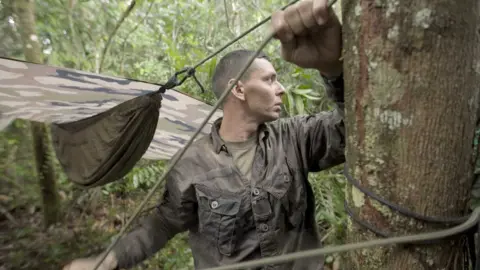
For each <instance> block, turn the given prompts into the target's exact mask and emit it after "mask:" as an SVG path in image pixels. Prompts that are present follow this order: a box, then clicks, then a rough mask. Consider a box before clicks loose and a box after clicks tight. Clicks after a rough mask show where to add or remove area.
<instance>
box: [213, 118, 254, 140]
mask: <svg viewBox="0 0 480 270" xmlns="http://www.w3.org/2000/svg"><path fill="white" fill-rule="evenodd" d="M258 126H259V124H258V122H256V121H255V120H254V119H252V118H250V117H247V116H245V115H243V114H233V113H227V114H224V115H223V119H222V124H221V125H220V130H219V134H220V137H222V139H223V140H225V141H228V142H243V141H246V140H248V139H249V138H251V136H253V135H254V134H255V133H256V132H257V129H258Z"/></svg>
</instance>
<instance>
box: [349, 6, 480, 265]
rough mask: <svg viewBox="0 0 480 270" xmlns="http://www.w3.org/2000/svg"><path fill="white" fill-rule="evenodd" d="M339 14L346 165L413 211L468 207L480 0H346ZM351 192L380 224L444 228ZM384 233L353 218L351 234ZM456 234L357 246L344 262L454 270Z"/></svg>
mask: <svg viewBox="0 0 480 270" xmlns="http://www.w3.org/2000/svg"><path fill="white" fill-rule="evenodd" d="M342 13H343V16H342V17H343V27H344V47H345V51H344V59H345V71H346V73H345V83H346V119H347V134H348V135H347V136H348V138H347V151H346V153H347V164H348V165H349V172H350V174H351V175H352V176H353V177H354V178H355V179H357V180H358V181H359V182H360V183H361V185H362V186H364V187H367V188H369V189H370V190H373V191H374V192H375V193H377V194H378V195H380V196H381V197H383V198H385V199H387V200H389V201H391V202H393V203H395V204H398V205H401V206H403V207H406V208H409V209H410V210H413V211H415V212H417V213H420V214H423V215H428V216H442V217H452V216H462V215H465V214H467V213H466V209H467V201H468V199H469V189H470V188H471V184H472V173H473V160H472V142H473V136H474V129H475V124H476V123H475V121H476V112H477V108H478V106H479V86H478V82H479V81H480V74H479V73H480V54H479V45H480V40H479V34H478V31H479V21H480V14H479V4H478V0H464V1H447V0H429V1H427V0H422V1H418V0H404V1H400V0H343V1H342ZM346 195H347V202H348V205H349V207H350V208H351V209H352V210H353V212H354V213H355V214H356V215H357V216H358V217H359V218H360V219H361V220H363V221H364V222H367V223H369V224H371V225H373V226H374V227H376V228H378V229H379V230H381V231H386V232H391V234H393V235H405V234H413V233H419V232H427V231H432V230H436V229H440V228H441V227H439V226H436V227H433V225H432V224H426V223H423V222H420V221H417V220H415V219H411V218H407V217H405V216H402V215H399V214H397V213H396V212H392V211H390V210H389V208H386V207H385V206H382V205H380V203H379V202H377V201H375V200H373V199H370V198H368V197H366V196H365V195H364V194H363V193H361V192H360V191H358V190H357V189H356V188H353V187H352V186H351V185H348V187H347V189H346ZM379 237H380V236H377V235H374V234H373V233H371V232H370V231H367V230H366V229H364V228H363V227H361V226H360V225H358V224H356V223H352V221H349V224H348V241H349V242H359V241H367V240H371V239H374V238H379ZM459 241H460V240H458V239H457V240H454V241H450V242H446V241H445V242H442V243H441V244H438V245H422V246H416V247H415V248H414V250H407V249H405V248H401V247H393V248H376V249H370V250H360V251H356V252H351V253H349V254H347V255H346V256H345V258H346V260H347V266H346V267H345V268H344V269H352V270H353V269H368V270H372V269H409V270H417V269H427V268H428V269H455V268H453V265H454V264H455V265H457V266H458V265H461V262H460V261H461V258H462V256H461V255H462V254H461V252H462V249H461V244H460V243H459ZM455 258H456V259H457V262H454V260H455ZM426 266H428V267H426Z"/></svg>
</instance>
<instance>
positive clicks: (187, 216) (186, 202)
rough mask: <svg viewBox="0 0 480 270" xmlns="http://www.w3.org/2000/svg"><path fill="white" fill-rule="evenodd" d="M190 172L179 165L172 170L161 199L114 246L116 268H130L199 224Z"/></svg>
mask: <svg viewBox="0 0 480 270" xmlns="http://www.w3.org/2000/svg"><path fill="white" fill-rule="evenodd" d="M177 165H178V164H177ZM187 171H188V170H182V168H181V166H180V165H178V167H177V166H175V167H174V168H173V169H172V170H171V171H170V173H169V175H168V177H167V183H166V185H165V191H164V193H163V199H162V201H161V202H160V203H159V205H158V206H157V207H156V208H155V210H154V211H152V213H150V214H149V215H148V216H147V217H146V218H145V219H144V220H143V221H142V222H141V223H140V225H139V226H138V227H136V228H135V229H134V230H133V231H131V232H130V233H128V234H127V235H126V236H125V237H123V238H122V239H120V241H119V242H118V243H117V245H116V246H115V247H114V253H115V257H116V258H117V262H118V267H117V269H128V268H131V267H133V266H135V265H137V264H139V263H140V262H142V261H144V260H146V259H148V258H149V257H150V256H152V255H153V254H155V253H156V252H158V251H159V250H160V249H162V248H163V247H164V246H165V245H166V244H167V242H168V241H169V240H170V239H171V238H173V237H174V236H175V235H176V234H178V233H181V232H184V231H186V230H188V229H189V228H191V227H192V226H194V225H195V224H196V223H197V215H196V212H195V209H196V205H197V202H196V196H195V192H194V190H193V186H192V185H191V179H188V176H187V175H185V174H184V172H187Z"/></svg>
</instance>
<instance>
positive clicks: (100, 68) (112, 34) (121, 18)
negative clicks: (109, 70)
mask: <svg viewBox="0 0 480 270" xmlns="http://www.w3.org/2000/svg"><path fill="white" fill-rule="evenodd" d="M136 3H137V2H136V1H135V0H132V1H131V2H130V5H128V7H127V10H125V11H124V12H123V14H122V17H120V20H119V21H118V22H117V24H116V25H115V28H114V29H113V31H112V33H111V34H110V36H109V37H108V40H107V44H105V47H104V48H103V51H102V54H101V55H100V65H99V66H98V69H97V73H100V72H101V71H102V68H103V62H104V61H105V56H106V54H107V51H108V48H109V47H110V44H111V43H112V39H113V38H114V37H115V34H116V33H117V31H118V29H119V28H120V26H121V25H122V23H123V22H124V21H125V19H126V18H127V17H128V15H130V13H131V12H132V10H133V8H134V7H135V4H136Z"/></svg>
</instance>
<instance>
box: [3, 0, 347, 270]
mask: <svg viewBox="0 0 480 270" xmlns="http://www.w3.org/2000/svg"><path fill="white" fill-rule="evenodd" d="M12 3H13V0H2V1H0V15H2V16H0V19H1V20H2V24H1V25H0V37H1V38H0V52H1V53H2V56H6V57H11V58H17V59H24V56H23V53H22V47H21V42H19V40H20V36H19V29H18V27H17V25H16V23H15V21H17V20H18V18H16V17H15V16H14V15H13V14H12V13H11V8H10V7H11V4H12ZM129 3H130V1H119V0H109V1H80V0H76V1H75V0H44V1H37V2H36V24H37V25H36V30H37V33H38V38H39V40H40V42H41V44H42V46H43V47H42V50H43V54H44V55H43V56H44V59H45V64H48V65H53V66H60V67H68V68H76V69H81V70H85V71H90V72H98V71H99V69H100V61H101V59H102V57H104V62H103V68H102V73H103V74H108V75H114V76H121V77H127V78H131V79H136V80H143V81H148V82H153V83H164V82H166V81H167V80H168V78H169V77H170V76H171V75H173V73H174V72H175V71H177V70H179V69H181V68H183V67H186V66H192V65H194V64H196V63H198V62H199V61H201V60H202V59H204V58H205V57H206V56H208V55H210V54H211V53H213V52H214V51H215V50H217V49H218V48H220V47H222V46H223V45H224V44H225V43H227V42H228V41H229V40H230V39H232V38H234V37H235V36H238V35H239V34H240V33H241V32H243V31H244V30H246V29H247V28H249V27H251V26H252V25H254V24H256V23H257V22H259V21H260V20H262V19H263V18H264V17H267V16H269V15H270V14H271V12H272V11H274V10H275V9H278V8H279V7H281V6H283V5H285V4H286V1H283V0H282V1H280V0H264V1H260V0H253V1H237V0H234V1H207V0H196V1H191V0H189V1H180V2H178V1H177V2H173V1H160V0H157V1H153V0H142V1H140V0H137V1H136V4H135V6H134V8H133V9H132V11H131V13H130V14H128V16H126V18H125V20H124V21H123V22H122V23H121V24H119V20H120V18H121V17H122V16H124V15H126V14H125V11H126V10H127V7H128V5H129ZM117 26H118V31H116V33H115V35H114V36H111V33H113V32H114V31H113V30H114V29H115V28H116V27H117ZM267 30H269V26H268V24H267V25H264V26H262V27H260V28H259V29H257V30H255V31H254V32H252V33H251V34H249V35H248V36H246V37H245V38H243V39H242V40H240V41H239V42H238V43H236V44H234V45H232V47H230V48H228V49H227V50H225V51H224V52H222V53H220V54H219V55H218V56H217V57H214V58H213V59H211V60H210V61H207V62H206V63H204V64H203V65H201V66H200V67H199V68H198V69H197V71H196V75H197V77H198V78H199V80H200V82H202V84H203V85H204V86H205V88H206V90H207V91H206V93H201V92H200V91H199V90H200V89H199V87H198V86H197V85H196V83H195V82H194V81H193V80H187V81H186V82H185V83H184V84H183V85H182V86H181V87H178V90H180V91H182V92H183V93H186V94H188V95H191V96H193V97H195V98H198V99H200V100H203V101H204V102H207V103H210V104H212V103H214V102H215V97H214V95H213V93H212V92H211V91H209V89H210V88H211V83H210V78H211V76H212V73H213V70H214V68H215V65H216V62H217V60H218V59H219V58H220V57H221V56H223V55H224V54H225V53H227V52H228V51H231V50H233V49H238V48H245V49H251V50H255V49H256V48H257V46H258V44H259V43H260V42H261V41H262V40H263V38H264V36H265V35H266V33H267ZM109 39H110V40H111V43H110V46H109V48H108V50H107V51H106V54H105V55H103V56H102V53H103V52H104V49H105V46H106V44H107V41H108V40H109ZM264 52H265V53H266V54H268V55H269V57H270V58H271V61H272V63H273V64H274V66H275V68H276V69H277V72H278V77H279V80H280V81H281V82H282V84H283V85H284V87H285V89H286V95H284V104H285V105H284V106H285V107H284V108H285V116H292V115H297V114H307V113H315V112H318V111H320V110H328V109H330V108H331V103H330V102H329V101H328V100H327V99H325V91H324V86H323V83H322V81H321V79H320V76H319V74H318V72H316V71H311V70H303V69H301V68H298V67H296V66H294V65H292V64H289V63H287V62H285V61H283V60H282V59H281V57H280V50H279V43H278V42H277V41H272V42H271V43H270V44H269V45H267V46H266V48H265V49H264ZM27 126H28V125H27V124H26V123H25V122H22V121H15V122H14V124H13V125H12V126H11V127H10V129H9V130H8V132H5V133H0V147H1V148H0V154H1V155H0V158H1V163H0V164H1V165H0V166H1V168H2V171H5V172H6V173H4V174H3V175H0V179H1V183H2V184H1V185H0V191H1V194H0V195H1V196H5V197H6V199H5V198H4V201H5V202H6V204H7V205H8V207H7V210H8V211H12V212H15V211H20V212H19V213H20V214H18V215H16V216H15V217H16V218H19V217H20V216H21V217H24V216H28V215H27V214H24V213H25V211H30V212H31V213H37V212H38V207H39V206H40V205H41V203H40V199H39V192H38V186H37V184H36V182H35V181H34V180H35V179H34V170H33V163H32V157H31V149H29V145H31V142H29V140H31V139H30V137H29V135H28V132H27ZM53 156H54V155H53ZM54 161H55V168H56V172H57V181H58V182H57V183H58V186H59V193H61V195H62V196H61V197H62V205H63V210H62V211H64V213H65V215H66V216H67V218H66V219H65V221H64V222H65V223H64V224H60V225H59V226H58V228H61V227H63V228H73V229H71V230H73V231H75V235H76V238H71V237H70V236H69V237H67V236H66V232H63V233H57V234H55V233H53V234H48V233H47V234H42V235H40V234H39V232H38V230H37V229H35V228H36V227H35V223H29V221H25V223H22V224H23V225H24V226H23V227H22V229H21V230H17V229H13V228H12V229H11V230H12V231H15V234H12V235H17V234H19V235H21V239H24V240H25V241H31V242H33V243H37V241H39V242H38V243H43V242H42V241H44V238H45V237H47V238H48V239H49V240H50V241H48V244H47V245H45V247H48V250H47V249H45V247H44V249H42V250H44V251H42V252H37V253H36V256H37V258H38V259H36V260H32V261H33V262H32V263H31V264H29V265H26V264H24V263H23V262H22V261H24V259H25V258H26V257H27V256H33V255H32V254H35V252H36V251H35V248H38V247H37V246H36V245H33V247H32V248H30V249H20V248H19V247H18V246H15V247H17V250H20V251H19V252H14V253H12V254H11V258H12V260H11V262H12V264H13V265H15V266H16V267H12V268H15V269H50V268H49V267H51V269H58V268H60V267H59V264H61V263H63V262H65V261H67V260H69V259H72V258H75V257H79V256H82V257H83V256H88V255H93V254H95V253H96V252H98V251H99V250H101V249H102V248H103V247H105V245H106V243H107V242H105V240H106V239H108V238H109V237H111V236H112V235H113V234H114V233H116V232H118V230H119V228H120V226H122V225H123V224H124V222H125V220H126V219H127V217H128V216H129V215H131V214H132V213H133V210H134V209H135V208H136V207H137V206H138V204H139V202H140V201H141V200H142V199H143V197H144V196H145V194H146V192H147V190H148V189H150V188H151V187H152V186H153V184H154V183H155V182H156V181H157V180H158V179H159V178H160V176H161V175H162V174H163V172H164V170H165V167H166V164H165V162H160V161H144V160H142V161H140V162H139V163H138V164H137V165H136V166H135V168H134V169H133V170H132V171H131V172H130V173H129V174H128V175H126V176H125V177H124V178H123V179H121V180H119V181H118V182H115V183H111V184H108V185H106V186H103V187H101V188H99V189H94V190H87V191H82V190H81V189H79V188H76V187H75V186H74V185H73V184H72V183H71V182H70V181H69V180H68V178H67V177H66V176H65V174H64V173H63V172H62V170H61V167H60V165H59V163H58V161H57V160H56V159H54ZM342 179H343V177H342V176H341V174H340V171H339V170H338V169H337V168H333V169H331V170H328V171H325V172H321V173H316V174H312V175H311V176H310V181H311V183H312V186H313V189H314V192H315V196H316V199H317V205H316V210H317V216H316V217H317V221H318V223H319V226H320V228H321V229H322V231H323V233H324V235H325V242H326V243H327V244H333V243H338V242H341V241H342V239H343V238H342V237H343V222H344V221H345V215H344V211H343V187H344V182H343V180H342ZM4 183H6V184H4ZM160 197H161V190H159V191H158V192H157V196H156V197H155V198H154V199H153V200H152V202H150V203H149V206H148V207H149V209H151V208H150V207H152V206H154V205H155V204H156V203H158V199H159V198H160ZM0 202H2V201H0ZM27 206H30V207H27ZM27 208H30V210H28V209H27ZM19 209H27V210H19ZM32 209H33V210H32ZM36 209H37V210H36ZM22 211H23V212H22ZM30 212H28V213H30ZM20 222H21V221H20ZM29 226H30V227H29ZM55 228H57V227H55ZM58 228H57V229H58ZM67 231H70V229H67ZM187 236H188V234H186V233H184V234H180V235H177V236H176V237H174V238H173V239H172V240H171V241H170V242H169V243H168V245H167V247H165V248H164V249H163V250H162V251H161V252H159V253H157V254H156V255H155V256H153V257H152V258H151V259H149V260H147V261H146V262H145V263H144V265H143V266H139V267H137V269H191V268H192V265H193V262H192V257H191V251H190V249H189V248H188V244H187V240H186V239H187ZM19 237H20V236H19ZM14 239H15V238H12V241H14ZM42 239H43V240H42ZM2 244H3V243H2ZM330 259H331V258H328V260H330ZM42 261H43V262H46V263H43V265H42ZM32 267H33V268H32Z"/></svg>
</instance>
